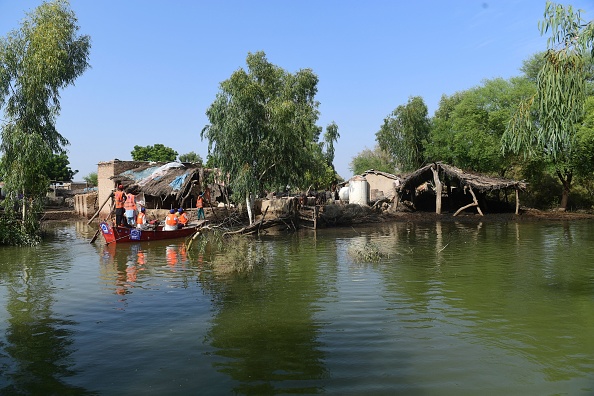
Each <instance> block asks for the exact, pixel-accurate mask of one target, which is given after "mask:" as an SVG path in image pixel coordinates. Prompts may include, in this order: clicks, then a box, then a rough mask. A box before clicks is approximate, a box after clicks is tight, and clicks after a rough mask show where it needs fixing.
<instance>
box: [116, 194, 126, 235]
mask: <svg viewBox="0 0 594 396" xmlns="http://www.w3.org/2000/svg"><path fill="white" fill-rule="evenodd" d="M114 200H115V214H116V227H117V226H120V225H121V226H123V225H124V202H126V194H125V193H124V186H122V185H121V184H120V185H119V186H118V189H117V191H116V192H115V193H114Z"/></svg>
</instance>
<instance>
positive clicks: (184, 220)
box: [177, 208, 190, 228]
mask: <svg viewBox="0 0 594 396" xmlns="http://www.w3.org/2000/svg"><path fill="white" fill-rule="evenodd" d="M177 211H178V214H177V222H178V225H177V227H178V228H183V227H185V226H186V224H188V221H189V220H190V219H188V215H187V214H186V212H184V210H183V208H179V209H178V210H177Z"/></svg>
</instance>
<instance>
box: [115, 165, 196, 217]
mask: <svg viewBox="0 0 594 396" xmlns="http://www.w3.org/2000/svg"><path fill="white" fill-rule="evenodd" d="M203 178H204V169H203V168H201V167H198V166H195V165H191V164H181V163H179V162H170V163H167V164H154V163H147V164H146V165H143V166H139V167H137V168H134V169H130V170H127V171H125V172H122V173H120V174H118V175H115V176H112V177H111V179H114V180H119V181H120V183H121V184H122V185H123V186H124V188H125V189H128V188H131V189H133V190H134V191H135V192H136V194H137V195H141V194H142V195H144V197H145V200H146V204H147V205H148V206H149V207H151V206H152V207H156V208H162V207H168V206H171V205H172V204H173V205H174V206H177V205H178V204H179V205H180V206H184V204H185V202H184V201H185V200H186V199H188V198H189V197H191V196H193V195H197V194H198V192H199V191H198V190H200V185H201V184H203ZM151 203H152V205H151Z"/></svg>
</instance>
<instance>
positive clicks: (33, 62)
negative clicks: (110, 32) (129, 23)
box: [0, 0, 90, 236]
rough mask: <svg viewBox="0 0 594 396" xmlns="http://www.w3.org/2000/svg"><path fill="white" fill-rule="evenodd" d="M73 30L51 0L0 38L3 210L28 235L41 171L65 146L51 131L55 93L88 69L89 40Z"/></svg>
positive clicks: (62, 5) (41, 188) (65, 8)
mask: <svg viewBox="0 0 594 396" xmlns="http://www.w3.org/2000/svg"><path fill="white" fill-rule="evenodd" d="M78 30H79V26H78V25H77V19H76V17H75V15H74V13H73V12H72V11H71V10H70V5H69V3H68V2H67V1H65V0H56V1H53V2H45V3H43V4H41V5H40V6H39V7H37V8H36V9H35V10H34V11H32V12H30V13H28V14H27V17H26V18H25V19H24V21H23V22H22V23H21V26H20V28H19V29H18V30H13V31H11V32H10V33H8V35H7V36H6V37H4V38H2V39H0V108H2V109H3V112H4V124H3V125H2V134H1V136H2V143H1V145H0V150H1V151H2V153H3V158H2V166H3V170H2V173H3V175H4V177H5V180H4V181H5V187H6V190H7V192H8V194H7V199H6V203H7V205H5V209H6V212H7V214H8V215H10V213H11V212H12V211H14V210H16V211H17V213H20V223H21V231H22V232H23V233H24V234H25V235H29V236H31V235H34V234H35V233H36V232H37V230H38V229H39V221H38V219H37V216H36V215H37V212H38V211H39V210H41V205H42V200H43V197H44V196H45V193H46V190H47V187H48V179H47V177H46V176H45V173H44V170H43V168H44V166H45V164H46V163H47V162H48V161H49V160H50V159H51V158H52V155H53V154H61V153H63V152H64V147H65V146H66V145H67V144H68V140H67V139H66V138H65V137H64V136H62V135H61V134H60V133H59V132H58V130H57V129H56V119H57V117H58V115H59V113H60V90H61V89H63V88H65V87H67V86H68V85H71V84H74V81H75V79H76V78H77V77H78V76H80V75H81V74H82V73H83V72H84V71H85V70H86V69H87V67H88V56H89V50H90V38H89V36H79V35H77V34H78Z"/></svg>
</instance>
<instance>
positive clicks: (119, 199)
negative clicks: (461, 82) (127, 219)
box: [114, 190, 124, 209]
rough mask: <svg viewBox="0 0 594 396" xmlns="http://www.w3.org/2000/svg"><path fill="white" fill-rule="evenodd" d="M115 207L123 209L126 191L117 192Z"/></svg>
mask: <svg viewBox="0 0 594 396" xmlns="http://www.w3.org/2000/svg"><path fill="white" fill-rule="evenodd" d="M114 195H115V207H116V209H121V208H123V207H124V192H123V191H121V190H118V191H116V192H115V194H114Z"/></svg>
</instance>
